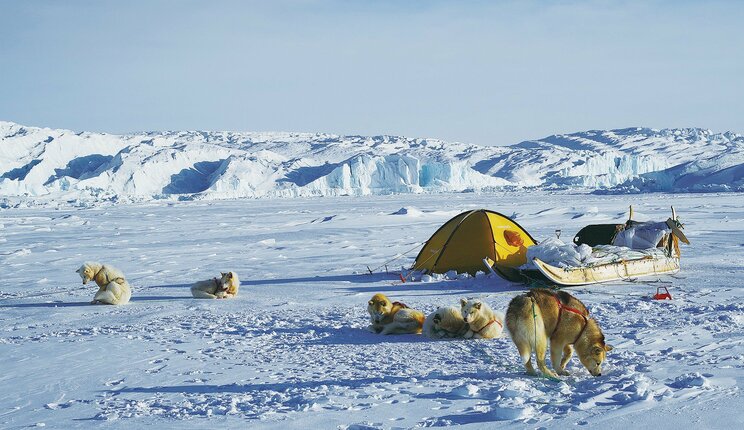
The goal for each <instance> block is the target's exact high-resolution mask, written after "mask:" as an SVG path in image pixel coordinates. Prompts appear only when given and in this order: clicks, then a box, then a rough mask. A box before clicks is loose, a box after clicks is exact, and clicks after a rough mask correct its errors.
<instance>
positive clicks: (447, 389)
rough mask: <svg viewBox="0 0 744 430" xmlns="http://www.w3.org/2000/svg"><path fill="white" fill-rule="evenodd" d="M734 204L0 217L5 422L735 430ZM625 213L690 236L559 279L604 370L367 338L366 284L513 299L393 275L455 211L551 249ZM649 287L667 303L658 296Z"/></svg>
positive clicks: (48, 212)
mask: <svg viewBox="0 0 744 430" xmlns="http://www.w3.org/2000/svg"><path fill="white" fill-rule="evenodd" d="M112 139H113V138H112ZM117 139H118V138H117ZM113 140H115V139H113ZM132 151H134V149H133V150H132ZM127 154H131V152H129V153H127ZM109 155H111V156H112V157H113V158H112V160H114V159H116V158H117V157H119V158H121V159H123V158H126V156H128V155H124V154H120V153H114V152H113V151H112V152H110V153H109ZM102 156H104V157H105V156H106V155H103V154H102ZM168 157H170V156H168ZM168 157H166V158H168ZM228 158H229V156H228ZM177 159H178V157H176V158H175V159H174V160H177ZM244 161H245V160H244ZM263 162H269V161H268V157H266V158H262V159H261V160H260V161H256V163H259V164H260V163H263ZM223 167H225V166H223ZM227 167H229V166H227ZM124 168H125V167H123V166H122V168H121V169H124ZM121 169H120V171H121ZM101 171H102V172H105V171H106V169H102V170H101ZM154 172H155V171H154V170H153V171H152V172H151V173H152V174H153V175H154V174H155V173H154ZM32 173H33V169H32V170H31V171H30V172H29V175H31V174H32ZM102 174H103V173H102ZM742 197H744V196H742V195H741V194H739V193H727V194H720V195H717V194H684V195H671V194H643V195H640V196H633V198H632V199H630V198H628V196H598V195H591V194H571V193H560V194H548V193H545V192H529V193H521V192H508V193H484V194H472V193H468V194H462V193H456V194H424V195H393V196H367V197H354V196H351V197H327V198H322V199H319V198H300V199H271V200H265V199H264V200H255V199H248V200H246V199H243V200H224V201H212V202H207V201H189V202H164V201H159V202H151V203H137V204H131V205H117V206H106V207H93V208H52V207H36V208H15V209H6V210H2V212H0V250H1V255H0V268H1V269H2V275H3V276H2V278H0V365H1V366H2V369H3V372H2V376H0V393H2V396H0V427H2V428H28V427H47V428H60V429H71V428H89V427H100V426H101V425H103V426H105V427H106V428H111V429H131V428H252V429H253V428H256V429H307V428H313V429H315V428H318V429H401V428H412V427H448V426H462V427H461V428H470V429H481V428H607V429H627V428H655V429H659V430H663V429H680V428H728V429H733V428H741V427H742V426H743V425H744V413H743V412H742V411H744V399H743V398H742V392H741V385H742V382H744V372H743V371H742V370H743V368H744V303H742V300H741V297H742V288H743V287H742V277H743V276H744V269H743V268H744V234H742V231H744V198H742ZM630 203H633V205H634V209H635V210H634V213H635V214H636V215H635V218H636V219H638V220H658V219H665V218H666V217H668V216H669V215H670V211H669V206H670V205H672V204H674V205H675V207H676V209H677V212H678V213H679V215H680V217H681V220H682V222H683V223H685V224H686V230H685V231H686V234H687V236H688V237H689V238H690V240H691V242H692V244H691V245H690V246H683V247H682V253H683V255H682V271H681V272H680V273H679V275H676V276H674V277H670V276H665V277H661V278H658V279H657V278H650V279H645V280H639V281H636V282H617V283H610V284H604V285H596V286H588V287H581V288H571V289H569V290H568V291H570V292H571V293H573V294H574V295H575V296H576V297H578V298H579V299H580V300H582V301H583V302H584V303H585V304H586V305H587V307H588V309H589V311H590V312H591V314H592V315H593V316H594V317H595V318H596V319H597V320H598V321H599V324H600V325H601V327H602V329H603V330H604V333H605V336H606V340H607V342H608V343H609V344H611V345H613V346H614V347H615V349H614V350H613V351H611V352H610V353H609V354H608V358H607V362H606V363H605V364H604V365H603V372H602V376H601V377H592V376H591V375H590V374H589V373H588V372H587V371H586V370H585V369H584V368H583V366H582V365H581V364H580V362H579V361H578V359H577V358H576V357H574V358H573V359H572V360H571V361H570V363H569V365H568V371H569V372H570V376H567V377H561V378H560V381H558V382H556V381H551V380H548V379H545V378H541V377H530V376H527V375H525V373H524V370H523V367H522V365H521V362H520V359H519V356H518V354H517V350H516V348H515V347H514V345H513V344H512V342H511V340H510V339H509V338H508V337H504V338H499V339H491V340H450V341H432V340H429V339H427V338H425V337H423V336H421V335H399V336H380V335H375V334H372V333H369V332H367V331H366V326H367V325H368V316H367V312H366V303H367V301H368V300H369V298H370V297H371V296H372V295H373V294H374V293H377V292H382V293H385V294H387V295H388V296H389V297H390V298H392V299H393V300H399V301H402V302H404V303H406V304H408V305H409V306H411V307H414V308H417V309H420V310H422V311H424V312H426V313H429V312H431V311H433V310H435V309H436V308H437V307H439V306H449V305H457V304H458V301H459V299H460V298H463V297H475V298H480V299H482V300H484V301H486V302H487V303H488V304H489V305H490V306H491V307H492V308H493V309H494V310H496V311H501V312H504V311H505V310H506V307H507V304H508V303H509V300H510V299H511V298H512V297H514V296H515V295H517V294H521V293H523V292H524V291H525V289H524V288H525V287H524V286H522V285H516V284H510V283H507V282H506V281H503V280H500V279H497V278H489V277H486V276H484V275H479V276H476V277H469V276H466V277H459V276H457V275H456V274H452V276H450V275H448V276H442V277H436V278H434V277H429V278H428V279H427V281H428V282H407V283H405V284H403V283H401V282H400V278H399V277H398V276H397V274H395V273H390V274H386V273H385V268H384V264H385V263H387V265H388V268H389V269H390V270H391V271H392V270H395V269H396V268H399V267H400V266H408V265H410V264H411V262H412V260H413V258H414V257H415V254H416V252H417V251H418V247H417V245H420V244H421V243H422V242H423V241H425V240H427V239H428V238H429V237H430V235H431V234H432V233H433V232H434V231H435V230H436V229H437V228H438V227H439V226H440V225H442V224H443V223H444V222H445V221H447V220H448V219H449V218H451V217H452V216H454V215H455V214H457V213H459V212H462V211H465V210H470V209H475V208H481V207H484V208H489V209H493V210H497V211H499V212H502V213H508V214H513V217H514V218H515V219H516V220H517V222H519V223H520V224H521V225H522V226H524V227H525V228H526V229H527V230H528V231H529V232H530V233H531V234H532V235H533V236H534V237H535V238H536V239H538V240H544V239H546V238H549V237H553V236H554V235H555V234H554V232H555V230H556V229H561V230H562V234H563V237H564V238H565V237H568V238H570V237H571V236H572V235H573V233H575V232H577V231H578V230H579V229H580V228H581V227H583V226H584V225H586V224H588V223H596V222H613V221H619V222H622V221H624V220H625V219H626V218H627V214H626V210H627V206H628V204H630ZM401 208H403V209H404V210H401ZM394 257H399V258H398V259H397V260H396V261H388V260H389V259H391V258H394ZM86 260H98V261H101V262H104V263H109V264H113V265H116V266H117V267H119V268H120V269H122V270H123V272H124V273H125V274H126V276H127V278H128V280H129V281H130V283H131V285H132V288H133V296H132V300H131V302H130V303H129V304H128V305H124V306H118V307H115V306H101V305H99V306H95V305H91V304H89V301H90V300H91V299H92V297H93V294H94V292H95V290H96V287H95V286H90V285H87V286H81V285H80V278H79V277H78V275H77V273H75V270H76V269H77V268H78V267H79V265H80V264H81V263H82V262H84V261H86ZM367 267H369V268H372V269H375V273H374V274H372V275H370V274H367V273H368V272H367ZM378 267H379V268H378ZM227 270H234V271H236V272H237V273H238V274H239V276H240V279H241V282H242V284H241V288H240V293H239V295H238V297H236V298H235V299H229V300H198V299H193V298H192V297H191V295H190V293H189V285H190V284H191V283H192V282H194V281H196V280H200V279H210V278H212V277H214V276H218V273H219V272H220V271H227ZM660 286H666V287H668V288H669V292H670V293H671V294H672V296H673V300H666V301H655V300H651V299H650V298H649V297H650V296H651V295H652V294H654V293H655V292H656V288H657V287H660Z"/></svg>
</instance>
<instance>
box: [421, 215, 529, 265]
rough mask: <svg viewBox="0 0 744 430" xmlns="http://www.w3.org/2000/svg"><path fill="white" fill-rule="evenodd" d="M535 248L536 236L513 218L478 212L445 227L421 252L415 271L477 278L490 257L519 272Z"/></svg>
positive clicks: (447, 223)
mask: <svg viewBox="0 0 744 430" xmlns="http://www.w3.org/2000/svg"><path fill="white" fill-rule="evenodd" d="M534 244H535V240H534V239H533V238H532V236H530V234H529V233H527V232H526V231H525V230H524V229H523V228H522V227H521V226H520V225H519V224H517V223H516V222H514V221H512V220H511V219H509V217H507V216H505V215H502V214H500V213H498V212H493V211H489V210H487V209H476V210H472V211H468V212H463V213H461V214H459V215H457V216H456V217H454V218H452V219H451V220H449V221H447V222H446V223H444V225H442V227H440V228H439V230H437V231H436V232H435V233H434V234H433V235H432V236H431V238H430V239H429V240H428V241H427V242H426V244H425V245H424V247H423V248H422V249H421V252H419V254H418V256H417V257H416V261H415V262H414V264H413V270H420V271H424V272H427V273H445V272H448V271H450V270H456V271H457V272H458V273H465V272H467V273H470V274H475V273H476V272H477V271H484V270H485V266H484V265H483V259H484V258H486V257H488V258H490V259H491V260H493V261H495V266H497V267H504V268H515V267H518V266H521V265H522V264H524V263H525V262H527V248H528V247H530V246H532V245H534Z"/></svg>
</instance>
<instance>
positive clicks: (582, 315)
mask: <svg viewBox="0 0 744 430" xmlns="http://www.w3.org/2000/svg"><path fill="white" fill-rule="evenodd" d="M553 297H554V298H555V302H556V303H557V304H558V319H557V320H556V322H555V328H554V329H553V333H551V334H550V337H553V335H554V334H555V332H556V331H558V326H559V325H560V323H561V315H562V314H563V310H564V309H565V310H566V311H568V312H572V313H575V314H576V315H578V316H580V317H581V318H583V319H584V327H582V328H581V331H580V332H579V335H578V336H576V340H574V341H573V342H571V345H573V344H575V343H576V342H578V341H579V338H580V337H581V335H582V334H584V330H586V326H587V325H589V320H588V318H587V317H586V315H584V313H583V312H581V311H580V310H578V309H576V308H572V307H570V306H566V305H564V304H563V303H562V302H561V300H560V299H559V298H558V296H557V295H554V296H553Z"/></svg>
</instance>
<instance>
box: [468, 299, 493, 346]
mask: <svg viewBox="0 0 744 430" xmlns="http://www.w3.org/2000/svg"><path fill="white" fill-rule="evenodd" d="M460 305H461V307H460V313H461V314H462V319H463V320H465V322H466V323H467V324H468V330H467V332H465V335H464V336H463V337H465V338H466V339H470V338H473V339H492V338H495V337H500V336H501V333H503V331H504V317H503V316H501V315H497V314H496V312H494V311H493V310H492V309H491V307H490V306H488V304H486V303H484V302H482V301H480V300H475V299H468V300H465V299H461V300H460Z"/></svg>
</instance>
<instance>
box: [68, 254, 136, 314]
mask: <svg viewBox="0 0 744 430" xmlns="http://www.w3.org/2000/svg"><path fill="white" fill-rule="evenodd" d="M76 272H77V274H78V275H80V277H81V278H82V279H83V285H85V284H87V283H88V282H90V281H91V280H92V281H95V283H96V285H98V291H97V292H96V295H95V296H93V301H91V302H90V303H91V304H94V305H95V304H106V305H123V304H125V303H127V302H128V301H129V299H130V298H131V297H132V289H131V287H130V286H129V283H128V282H127V280H126V279H125V278H124V274H123V273H122V272H121V270H119V269H117V268H115V267H113V266H110V265H108V264H101V263H96V262H90V261H88V262H85V263H83V265H82V266H80V268H79V269H77V270H76Z"/></svg>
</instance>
